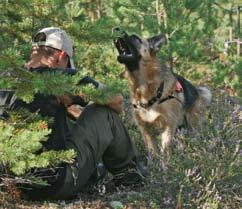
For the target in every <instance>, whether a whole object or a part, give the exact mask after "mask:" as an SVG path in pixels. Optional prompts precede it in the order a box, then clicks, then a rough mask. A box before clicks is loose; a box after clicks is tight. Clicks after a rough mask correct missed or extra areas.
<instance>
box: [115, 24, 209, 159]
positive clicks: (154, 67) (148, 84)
mask: <svg viewBox="0 0 242 209" xmlns="http://www.w3.org/2000/svg"><path fill="white" fill-rule="evenodd" d="M113 34H114V35H115V34H116V37H117V38H115V39H114V44H115V46H116V48H117V50H118V52H119V55H118V57H117V59H118V61H119V62H120V63H122V64H124V65H125V66H126V71H125V77H126V78H127V79H128V81H129V84H130V89H131V102H132V105H133V111H134V115H135V118H136V121H137V123H138V126H139V128H140V130H141V133H142V136H143V138H144V141H145V144H146V147H147V149H148V153H149V156H151V155H152V154H156V153H165V152H167V150H168V147H169V145H170V144H171V142H172V139H173V137H174V135H175V132H176V129H177V128H178V127H179V126H181V125H182V124H183V123H184V121H185V122H186V124H187V125H188V126H189V127H190V128H194V127H197V126H198V127H200V128H201V125H202V123H203V121H204V118H203V116H204V111H205V109H206V107H207V106H208V105H209V104H210V102H211V98H212V95H211V92H210V91H209V90H208V89H207V88H205V87H198V88H196V87H194V86H193V85H192V84H191V83H190V82H188V81H187V80H185V79H184V78H183V77H181V76H179V75H176V74H174V73H173V72H172V71H171V70H170V69H169V68H168V67H167V66H165V65H163V64H162V63H161V62H160V60H159V59H158V58H157V56H156V53H157V51H158V50H159V49H160V47H161V45H162V43H163V42H164V36H163V35H162V34H159V35H157V36H155V37H152V38H148V39H144V38H141V37H139V36H137V35H128V34H127V33H126V32H124V31H122V30H121V29H119V28H114V29H113ZM117 34H118V35H117Z"/></svg>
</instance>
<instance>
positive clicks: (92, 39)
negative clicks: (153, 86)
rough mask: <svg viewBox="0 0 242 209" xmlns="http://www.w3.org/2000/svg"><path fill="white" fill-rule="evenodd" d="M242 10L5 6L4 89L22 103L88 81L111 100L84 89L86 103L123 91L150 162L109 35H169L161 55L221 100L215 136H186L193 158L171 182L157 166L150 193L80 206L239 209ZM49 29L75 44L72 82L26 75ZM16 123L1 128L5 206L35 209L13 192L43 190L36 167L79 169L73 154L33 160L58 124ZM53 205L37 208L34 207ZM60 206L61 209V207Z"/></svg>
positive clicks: (1, 14) (81, 2)
mask: <svg viewBox="0 0 242 209" xmlns="http://www.w3.org/2000/svg"><path fill="white" fill-rule="evenodd" d="M240 11H242V2H241V1H240V0H195V1H194V0H179V1H172V0H132V1H131V0H122V1H118V0H111V1H110V0H73V1H68V0H15V1H13V0H0V76H1V77H0V78H1V79H0V88H2V89H13V90H16V91H17V95H18V96H19V97H20V98H22V99H23V100H25V101H27V102H30V101H31V100H32V99H33V95H34V94H36V93H38V92H39V93H45V94H54V95H62V94H63V93H64V92H66V91H72V92H73V93H76V92H77V91H78V89H75V88H73V86H74V85H75V82H76V81H77V80H79V79H80V78H81V77H83V76H84V75H90V76H91V77H93V78H95V79H96V80H98V81H101V82H102V83H105V84H106V85H107V86H109V87H110V88H108V91H106V92H105V90H104V91H103V92H95V90H91V89H86V91H87V95H88V99H92V100H94V101H98V102H104V101H105V100H106V99H107V98H108V97H111V96H112V95H113V94H115V93H116V92H117V91H121V90H122V93H123V94H124V96H125V98H126V99H125V107H126V109H125V112H124V113H123V115H122V117H123V120H124V121H125V122H126V124H127V126H128V128H129V131H130V133H131V135H132V138H133V140H134V142H135V143H136V144H137V145H138V148H139V151H140V152H141V153H144V152H143V151H144V145H143V143H142V140H140V138H141V136H140V133H139V131H138V129H137V127H136V126H135V124H134V122H132V119H131V118H130V116H129V115H130V106H129V91H128V86H127V83H126V81H125V80H123V79H121V78H120V74H121V73H122V72H123V71H124V67H123V66H122V65H120V64H119V63H118V62H117V60H116V55H117V52H116V50H115V47H114V45H113V44H112V34H111V29H112V28H113V27H115V26H119V27H121V28H123V29H125V30H126V31H128V32H130V33H136V34H139V35H142V36H144V37H149V36H152V35H155V34H157V33H159V32H162V33H164V34H165V36H166V39H167V40H166V44H165V45H164V46H163V48H162V49H161V51H160V53H159V56H160V57H161V59H162V60H163V61H165V62H167V64H168V65H170V66H171V67H172V69H173V70H174V71H175V72H177V73H178V74H181V75H183V76H185V77H186V78H188V79H189V80H191V81H192V82H193V83H195V84H197V85H206V86H209V87H210V89H211V90H212V91H213V96H214V98H213V105H212V107H211V109H210V114H209V116H210V117H209V120H208V124H207V127H206V129H204V131H202V133H197V134H196V135H195V136H193V137H191V136H188V135H187V134H186V133H180V135H179V136H178V137H180V138H181V139H182V140H183V141H184V143H185V144H186V146H185V147H186V148H185V153H184V156H183V157H182V158H180V157H179V156H180V154H179V150H178V149H177V148H174V153H173V157H172V159H171V163H170V165H169V179H168V180H167V181H165V182H164V179H163V178H162V171H161V168H160V161H159V159H157V162H156V163H157V164H156V165H157V166H154V168H152V169H151V171H152V172H151V176H150V178H149V180H148V183H147V185H145V188H141V189H140V190H136V191H135V192H133V193H132V192H131V193H130V192H128V191H126V192H124V193H121V194H122V195H121V196H120V193H119V194H118V192H117V191H116V192H113V191H112V192H111V193H108V192H106V194H105V195H103V194H99V195H97V196H96V197H92V196H87V198H86V200H83V201H81V202H80V203H79V204H81V205H82V207H84V208H85V207H87V206H88V207H93V208H95V207H98V206H97V205H100V207H109V206H110V204H109V203H110V202H112V201H113V200H118V201H119V202H118V204H121V205H119V206H120V207H121V208H128V207H133V208H140V207H143V208H239V203H240V201H241V196H240V191H241V179H242V178H241V173H242V172H241V168H240V167H239V157H241V151H240V147H239V145H240V142H241V141H240V140H241V132H240V131H239V130H240V129H241V126H240V123H241V96H242V95H241V74H242V58H241V54H242V49H240V48H241V44H240V45H239V44H238V43H239V41H240V43H241V41H242V37H241V36H242V35H241V34H242V23H241V24H240V22H241V19H242V18H241V17H242V14H241V15H239V14H240V13H241V12H240ZM49 26H55V27H60V28H62V29H64V30H66V31H67V33H68V34H70V35H71V37H72V39H73V41H74V46H75V55H74V61H75V65H76V67H77V69H79V72H78V74H77V75H75V76H73V77H71V78H66V77H65V76H63V75H58V76H56V75H55V76H53V75H45V77H44V79H43V77H41V76H40V75H35V74H33V73H29V72H26V71H25V70H23V67H22V66H23V64H24V63H25V62H26V61H27V60H28V59H29V55H30V51H31V38H32V37H33V35H34V34H35V33H36V32H37V31H38V30H39V29H41V28H44V27H49ZM228 41H234V43H232V44H230V43H229V42H228ZM226 43H228V44H227V47H226ZM238 46H240V47H238ZM56 86H59V88H56ZM60 87H61V88H60ZM110 89H112V90H111V91H110ZM88 93H90V94H88ZM10 115H11V119H9V120H7V121H0V164H1V165H3V166H4V167H5V168H8V172H7V173H4V174H0V178H1V182H0V193H1V198H0V204H1V205H3V207H13V208H16V207H26V208H27V207H30V208H31V207H32V206H28V204H30V203H21V204H23V205H21V204H20V202H21V201H20V200H19V198H18V191H17V190H15V189H14V188H15V187H14V186H13V185H14V184H16V183H17V182H19V181H28V182H29V181H38V179H35V178H33V177H31V176H29V173H28V172H29V170H30V169H31V168H34V167H43V166H44V167H45V166H50V165H55V164H57V163H59V162H60V161H71V158H72V157H73V155H74V153H73V152H72V151H68V152H62V153H56V152H46V153H42V154H40V155H37V154H35V153H36V151H37V150H39V149H40V148H41V143H40V142H41V141H43V140H46V136H47V135H48V133H49V132H50V130H48V129H47V125H46V124H47V122H46V121H47V120H51V119H46V118H45V119H43V118H40V116H39V115H38V114H37V113H36V114H29V113H26V112H23V111H19V112H10ZM143 157H144V156H143ZM141 158H142V156H141ZM115 195H116V196H115ZM84 199H85V198H84ZM9 200H11V201H9ZM19 201H20V202H19ZM31 204H32V203H31ZM34 204H36V203H34ZM48 204H49V203H38V204H37V205H35V207H40V208H41V207H43V205H45V207H48ZM119 206H118V207H119ZM55 207H57V208H58V207H61V206H60V205H59V203H56V206H55ZM68 207H69V206H68ZM115 207H116V206H115Z"/></svg>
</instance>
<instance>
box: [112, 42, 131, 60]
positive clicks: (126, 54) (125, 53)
mask: <svg viewBox="0 0 242 209" xmlns="http://www.w3.org/2000/svg"><path fill="white" fill-rule="evenodd" d="M114 44H115V46H116V48H117V50H118V52H119V56H118V61H119V62H121V63H125V62H129V61H132V60H133V59H134V56H133V54H132V50H131V49H130V48H129V46H128V44H127V43H126V41H125V40H124V39H123V38H117V39H116V40H114Z"/></svg>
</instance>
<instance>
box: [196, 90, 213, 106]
mask: <svg viewBox="0 0 242 209" xmlns="http://www.w3.org/2000/svg"><path fill="white" fill-rule="evenodd" d="M197 90H198V93H199V96H200V97H201V99H202V100H203V101H204V104H205V105H206V107H208V106H210V104H211V102H212V92H211V91H210V90H209V89H208V88H207V87H203V86H200V87H198V89H197Z"/></svg>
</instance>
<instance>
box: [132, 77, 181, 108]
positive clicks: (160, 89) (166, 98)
mask: <svg viewBox="0 0 242 209" xmlns="http://www.w3.org/2000/svg"><path fill="white" fill-rule="evenodd" d="M163 89H164V81H163V82H161V84H160V86H159V88H158V89H157V94H156V96H154V97H152V98H151V99H150V100H149V101H148V103H146V104H144V103H141V102H138V104H133V107H134V108H138V107H142V108H148V107H150V106H152V105H153V104H154V103H155V102H157V101H159V104H161V103H163V102H165V101H167V100H170V99H176V100H177V101H179V102H180V103H181V104H182V102H181V101H180V100H179V99H178V98H177V97H175V96H173V95H169V96H167V97H165V98H162V99H160V98H161V96H162V92H163ZM174 90H175V91H176V92H177V93H181V92H183V88H182V86H181V84H180V82H179V81H176V86H175V89H174Z"/></svg>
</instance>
